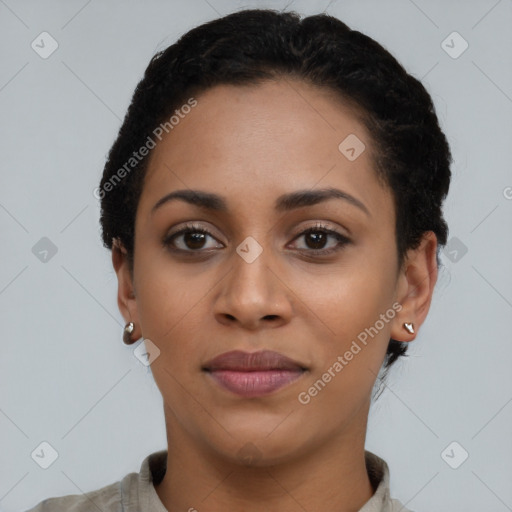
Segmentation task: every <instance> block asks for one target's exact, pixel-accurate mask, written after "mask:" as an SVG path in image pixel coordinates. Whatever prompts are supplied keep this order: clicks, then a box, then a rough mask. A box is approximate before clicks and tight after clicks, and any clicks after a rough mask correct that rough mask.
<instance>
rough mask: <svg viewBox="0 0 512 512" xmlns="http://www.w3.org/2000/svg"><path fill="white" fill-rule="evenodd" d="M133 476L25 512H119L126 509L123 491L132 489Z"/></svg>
mask: <svg viewBox="0 0 512 512" xmlns="http://www.w3.org/2000/svg"><path fill="white" fill-rule="evenodd" d="M132 475H133V474H129V475H126V476H125V477H124V478H123V479H122V480H119V481H118V482H114V483H112V484H109V485H106V486H104V487H101V488H100V489H96V490H94V491H90V492H86V493H84V494H68V495H66V496H57V497H53V498H47V499H45V500H43V501H41V502H40V503H38V504H37V505H36V506H35V507H33V508H31V509H28V510H26V511H25V512H90V511H91V510H101V511H102V512H118V511H119V510H123V509H124V508H123V507H122V506H121V505H122V501H123V494H124V492H123V490H124V489H127V488H130V484H131V483H132V481H133V477H132Z"/></svg>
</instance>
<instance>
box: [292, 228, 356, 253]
mask: <svg viewBox="0 0 512 512" xmlns="http://www.w3.org/2000/svg"><path fill="white" fill-rule="evenodd" d="M301 237H305V240H306V245H308V246H309V250H308V248H306V249H299V250H302V251H304V250H305V251H306V252H313V253H318V254H330V253H332V252H335V251H337V250H339V249H341V248H342V247H343V246H344V245H346V244H347V243H349V242H350V240H349V239H348V238H347V237H346V236H343V235H342V234H341V233H338V232H337V231H334V230H332V229H328V228H326V227H323V226H315V227H313V228H309V229H306V231H303V232H302V233H301V234H300V235H299V236H298V237H296V238H295V240H298V239H299V238H301ZM329 237H330V238H333V239H335V240H337V243H336V244H334V246H331V247H330V248H328V249H325V248H324V247H325V244H326V242H327V239H328V238H329ZM308 240H309V243H308ZM311 245H312V246H313V247H311ZM318 246H321V247H318Z"/></svg>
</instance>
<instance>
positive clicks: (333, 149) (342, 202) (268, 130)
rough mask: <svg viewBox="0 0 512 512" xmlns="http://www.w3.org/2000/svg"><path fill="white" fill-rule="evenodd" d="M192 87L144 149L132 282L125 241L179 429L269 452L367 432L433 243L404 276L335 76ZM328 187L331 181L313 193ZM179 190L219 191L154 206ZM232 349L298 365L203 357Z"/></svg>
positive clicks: (145, 326) (135, 314) (305, 448)
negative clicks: (331, 85) (184, 104)
mask: <svg viewBox="0 0 512 512" xmlns="http://www.w3.org/2000/svg"><path fill="white" fill-rule="evenodd" d="M196 100H197V105H196V106H195V107H193V108H191V109H190V112H189V113H187V114H183V112H182V115H181V116H180V118H179V123H177V124H175V125H174V126H173V128H172V129H171V130H169V131H168V133H165V131H164V137H163V138H162V140H161V142H159V143H158V144H157V146H156V148H155V149H154V150H153V153H152V155H151V159H150V161H149V166H148V173H147V176H146V180H145V184H144V189H143V192H142V195H141V198H140V203H139V206H138V210H137V217H136V228H135V264H134V278H133V282H130V281H129V275H128V271H127V264H126V260H124V259H121V258H122V257H121V256H120V255H119V254H115V255H114V262H115V263H114V264H115V267H116V271H117V272H118V277H119V281H120V291H119V305H120V308H121V311H122V312H123V315H124V316H125V318H126V320H127V321H130V320H131V321H133V322H134V323H135V325H136V329H138V330H136V334H138V335H139V336H143V337H144V338H145V339H146V340H151V343H152V344H154V345H155V346H156V347H158V349H159V350H160V353H159V355H158V357H156V359H155V360H154V362H153V363H152V364H151V369H152V372H153V375H154V378H155V381H156V383H157V385H158V387H159V389H160V391H161V393H162V396H163V400H164V405H165V415H166V421H167V429H168V432H171V433H172V436H173V439H175V440H181V442H183V443H187V442H189V443H192V444H194V446H201V447H203V449H206V450H208V451H209V452H210V453H215V454H217V455H221V456H224V457H227V458H232V459H233V460H236V459H237V458H238V460H241V457H242V458H243V457H244V455H248V456H249V458H250V457H251V455H252V458H253V462H254V459H258V460H259V464H266V463H269V464H270V463H275V462H277V461H284V460H287V459H289V458H291V457H292V455H293V456H296V455H298V454H300V453H302V454H306V453H308V452H311V451H312V450H318V448H319V447H321V446H326V443H328V442H334V441H336V439H338V438H339V437H340V436H344V437H345V438H351V439H359V440H361V439H363V440H364V435H365V427H366V420H367V414H368V408H369V404H370V398H371V392H372V388H373V385H374V382H375V379H376V376H377V374H378V372H379V369H380V367H381V365H382V363H383V360H384V356H385V353H386V348H387V345H388V341H389V339H390V337H393V338H395V339H398V340H403V341H410V340H411V339H413V337H414V336H413V335H409V334H407V332H406V331H405V330H404V329H403V327H402V324H403V322H407V321H413V322H415V326H416V328H417V327H418V326H419V324H420V323H421V322H422V321H423V319H424V317H425V315H426V313H427V310H428V306H429V303H430V298H431V293H432V287H433V284H434V283H435V277H436V275H437V274H436V273H435V269H434V268H433V267H432V265H433V261H434V260H433V258H434V257H435V256H434V254H435V243H434V244H432V243H431V244H430V245H428V247H429V249H428V250H427V249H425V250H424V249H423V247H424V246H422V247H421V248H420V250H419V251H417V252H415V253H414V254H415V255H416V256H415V259H411V261H413V263H414V262H416V267H414V271H413V270H410V273H409V275H406V272H405V271H400V272H398V271H397V251H396V245H395V212H394V207H393V200H392V195H391V192H390V190H388V189H386V188H384V187H382V185H381V184H380V183H379V181H378V180H377V178H376V175H375V172H374V169H373V163H372V158H371V156H370V151H371V141H370V138H369V135H368V133H367V131H366V130H365V129H364V127H363V125H362V124H361V123H360V122H358V120H357V118H356V117H355V116H354V115H353V113H352V112H351V110H350V109H349V108H348V107H346V106H343V104H342V103H340V102H339V101H337V100H335V99H334V98H333V96H332V95H330V94H329V93H328V92H327V91H324V90H321V89H319V88H315V87H313V86H309V85H306V84H304V83H302V82H298V81H291V80H280V81H276V82H267V83H265V84H263V85H258V86H250V87H237V86H217V87H215V88H212V89H210V90H208V91H207V92H205V93H204V94H202V95H200V96H198V97H197V98H196ZM185 110H186V111H187V112H188V110H189V109H184V111H185ZM155 128H156V127H155ZM347 138H348V139H347ZM343 141H345V142H343ZM340 143H342V144H341V146H340ZM363 145H364V146H363ZM328 190H331V191H334V190H337V191H338V192H337V194H338V196H337V197H336V196H334V195H332V196H328V197H327V195H326V198H324V199H323V200H322V198H321V196H320V195H319V196H318V197H317V194H320V192H325V191H328ZM176 191H184V192H186V193H188V194H190V193H191V191H196V192H197V195H195V196H194V195H193V194H192V197H193V198H195V199H197V200H198V199H199V197H201V194H203V193H204V194H209V195H215V196H218V197H219V199H217V200H216V201H213V202H211V203H213V204H208V205H204V206H201V205H200V204H199V201H197V202H195V201H194V200H193V199H192V200H191V201H186V200H184V199H174V200H168V201H165V202H162V203H161V204H160V206H158V207H157V208H156V209H154V207H155V205H156V204H157V203H159V201H160V200H161V199H162V198H164V197H165V196H167V195H168V194H170V193H172V192H176ZM310 195H311V198H310ZM288 196H289V197H288ZM315 197H317V199H314V198H315ZM219 205H222V208H220V207H219V208H212V206H219ZM186 224H193V227H191V228H190V232H189V233H188V234H186V233H185V234H183V233H182V234H178V235H177V236H175V237H172V235H173V234H176V232H178V231H180V230H181V229H183V228H184V227H185V225H186ZM318 225H320V226H321V227H320V228H319V227H318ZM198 228H199V230H205V231H207V232H208V234H206V235H203V234H201V232H200V231H199V232H198V231H197V230H198ZM309 228H313V229H312V232H311V233H309V234H308V233H306V234H304V232H305V231H306V230H308V229H309ZM326 230H331V231H332V233H328V232H327V231H326ZM338 235H339V239H338V238H337V236H338ZM166 238H167V241H165V240H166ZM431 242H432V240H431ZM434 242H435V240H434ZM412 268H413V267H411V269H412ZM428 277H430V279H428ZM425 279H426V282H425V283H424V284H421V283H422V282H423V281H425ZM432 281H433V282H432ZM132 285H133V292H134V295H130V293H129V290H130V288H131V286H132ZM411 290H415V291H414V293H411ZM400 309H401V311H399V310H400ZM148 348H149V347H148ZM234 350H237V351H243V352H248V353H252V352H258V351H262V350H267V351H275V352H278V353H280V354H281V355H283V356H286V357H288V358H290V359H291V360H293V361H294V362H295V363H298V364H297V366H294V367H286V368H285V367H283V366H282V365H279V364H276V365H274V369H273V370H272V369H270V367H269V366H267V367H258V368H259V370H260V371H259V372H256V371H253V372H248V371H240V370H241V369H242V368H241V367H239V366H238V367H237V365H239V364H240V363H239V362H238V363H237V362H236V361H235V362H233V361H231V363H232V364H231V365H229V364H228V363H226V362H224V366H223V365H222V364H220V365H219V366H218V367H217V370H216V371H214V370H215V368H213V367H212V366H211V365H208V362H209V361H211V360H212V359H213V358H215V357H217V356H219V355H221V354H223V353H226V352H230V351H234ZM274 362H277V363H278V362H279V361H278V360H276V361H274ZM207 366H209V370H205V367H207ZM270 366H272V365H270ZM276 367H279V368H280V370H279V371H278V370H276V369H275V368H276ZM299 367H300V368H302V369H303V370H299ZM251 369H252V370H255V369H256V368H251ZM222 370H223V371H222ZM246 370H247V369H246ZM251 373H252V375H251Z"/></svg>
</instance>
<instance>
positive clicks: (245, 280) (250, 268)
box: [214, 251, 293, 330]
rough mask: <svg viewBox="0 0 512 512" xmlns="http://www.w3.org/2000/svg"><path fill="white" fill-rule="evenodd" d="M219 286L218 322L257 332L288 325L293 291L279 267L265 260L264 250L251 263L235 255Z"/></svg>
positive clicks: (216, 310) (216, 313)
mask: <svg viewBox="0 0 512 512" xmlns="http://www.w3.org/2000/svg"><path fill="white" fill-rule="evenodd" d="M219 286H220V293H219V295H218V296H217V298H216V301H215V306H214V314H215V318H216V319H217V321H218V322H219V323H221V324H223V325H234V324H237V325H239V326H240V327H243V328H245V329H248V330H257V329H260V328H265V327H278V326H282V325H285V324H286V323H288V322H290V319H291V317H292V312H293V301H292V295H293V294H292V291H291V290H290V288H289V287H288V286H287V285H286V283H285V279H284V276H283V275H282V272H280V270H279V266H278V265H277V264H276V263H275V262H274V263H272V262H271V261H270V259H269V258H267V257H266V251H263V252H262V253H261V254H260V255H259V256H258V257H257V258H256V259H255V260H254V261H252V262H251V263H249V262H247V261H245V260H244V259H243V258H242V257H240V256H239V254H238V253H234V254H233V264H232V266H231V270H230V271H229V272H228V274H227V275H226V276H225V278H224V279H222V281H221V283H220V285H219Z"/></svg>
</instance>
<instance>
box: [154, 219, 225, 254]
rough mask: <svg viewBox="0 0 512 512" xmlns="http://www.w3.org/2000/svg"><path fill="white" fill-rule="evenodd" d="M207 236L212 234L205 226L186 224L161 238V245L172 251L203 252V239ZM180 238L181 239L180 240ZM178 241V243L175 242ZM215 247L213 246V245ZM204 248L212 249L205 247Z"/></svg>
mask: <svg viewBox="0 0 512 512" xmlns="http://www.w3.org/2000/svg"><path fill="white" fill-rule="evenodd" d="M207 237H211V238H213V235H212V234H211V233H210V232H209V231H208V230H206V229H205V228H203V227H201V226H199V225H196V224H187V225H186V226H185V227H184V228H183V229H180V230H179V231H176V232H175V233H172V234H170V235H167V236H166V237H165V238H164V240H163V245H164V246H165V247H167V248H169V249H170V250H172V251H178V252H182V253H197V252H205V251H203V250H201V249H204V248H205V240H206V239H207ZM180 238H182V240H180ZM177 241H179V243H177ZM179 245H181V247H179ZM213 248H215V247H213ZM206 249H212V247H210V248H208V247H207V248H206Z"/></svg>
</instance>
